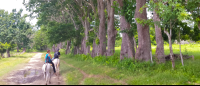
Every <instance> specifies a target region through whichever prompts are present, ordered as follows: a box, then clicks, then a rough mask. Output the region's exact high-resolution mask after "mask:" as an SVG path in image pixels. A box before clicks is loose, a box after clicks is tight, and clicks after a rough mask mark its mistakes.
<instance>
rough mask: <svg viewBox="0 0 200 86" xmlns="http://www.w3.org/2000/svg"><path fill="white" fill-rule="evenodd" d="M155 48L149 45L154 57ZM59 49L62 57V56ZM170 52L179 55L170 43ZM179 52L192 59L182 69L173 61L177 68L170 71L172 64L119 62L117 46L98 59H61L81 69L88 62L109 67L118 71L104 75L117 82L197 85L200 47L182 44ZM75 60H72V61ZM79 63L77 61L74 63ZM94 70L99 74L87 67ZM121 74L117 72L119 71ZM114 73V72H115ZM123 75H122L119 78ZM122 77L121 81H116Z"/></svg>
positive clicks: (178, 63)
mask: <svg viewBox="0 0 200 86" xmlns="http://www.w3.org/2000/svg"><path fill="white" fill-rule="evenodd" d="M155 49H156V46H152V51H153V55H154V54H155ZM164 49H165V54H166V55H167V54H169V46H168V45H165V46H164ZM63 51H64V50H62V53H61V54H64V52H63ZM173 51H174V53H175V54H179V45H176V44H173ZM182 53H183V54H188V55H194V57H195V60H192V59H186V60H184V64H185V66H182V64H181V61H180V60H176V61H175V64H176V68H175V70H172V66H171V62H170V61H167V62H166V63H165V64H156V63H155V61H154V63H151V62H136V61H134V60H131V59H124V60H123V61H120V47H117V48H116V52H115V54H114V55H113V56H109V57H105V56H97V57H95V58H92V57H91V56H90V55H71V54H69V55H64V56H62V55H61V56H62V57H61V59H65V61H67V60H71V61H73V62H70V63H72V64H74V65H80V66H79V67H80V68H81V69H83V70H84V69H85V68H87V66H84V67H83V66H81V65H82V64H84V62H87V64H88V66H90V65H91V64H100V65H101V66H109V67H111V68H117V69H116V70H115V71H112V72H113V73H112V72H110V73H107V74H106V75H109V76H110V77H113V78H116V79H122V80H125V81H127V83H128V84H139V85H143V84H170V85H172V84H194V83H199V84H200V68H199V65H200V63H199V62H200V44H187V45H182ZM73 59H74V60H73ZM75 61H78V62H75ZM89 69H94V70H93V72H95V71H96V72H97V73H98V71H102V70H103V69H101V70H98V68H92V67H89V68H88V69H87V70H89ZM118 71H120V72H118ZM114 72H115V73H114ZM121 74H123V75H122V76H119V75H121ZM119 77H121V78H119Z"/></svg>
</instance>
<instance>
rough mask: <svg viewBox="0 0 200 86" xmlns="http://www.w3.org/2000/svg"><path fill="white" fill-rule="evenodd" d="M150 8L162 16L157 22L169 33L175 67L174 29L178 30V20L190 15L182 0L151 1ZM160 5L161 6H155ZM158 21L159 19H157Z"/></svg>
mask: <svg viewBox="0 0 200 86" xmlns="http://www.w3.org/2000/svg"><path fill="white" fill-rule="evenodd" d="M149 5H150V10H155V11H156V13H157V14H158V15H159V16H160V18H161V22H159V23H157V25H158V26H162V27H163V28H164V33H165V34H166V35H167V37H168V40H169V48H170V59H171V61H172V68H173V69H174V68H175V62H174V58H173V49H172V40H171V39H172V37H173V36H172V35H173V34H172V31H173V30H174V31H176V29H175V28H176V27H177V22H178V21H182V20H184V19H186V18H187V17H188V14H187V13H186V11H185V8H184V6H183V5H182V4H181V1H180V0H174V1H167V0H166V1H165V0H163V1H158V2H156V3H155V2H154V1H153V0H151V1H150V4H149ZM155 7H159V8H155ZM157 22H158V21H157Z"/></svg>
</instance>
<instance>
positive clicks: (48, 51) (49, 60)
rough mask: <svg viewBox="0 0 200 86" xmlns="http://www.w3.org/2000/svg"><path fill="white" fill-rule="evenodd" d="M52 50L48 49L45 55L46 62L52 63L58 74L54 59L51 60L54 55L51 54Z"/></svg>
mask: <svg viewBox="0 0 200 86" xmlns="http://www.w3.org/2000/svg"><path fill="white" fill-rule="evenodd" d="M50 52H51V51H50V50H47V54H46V55H45V63H50V64H52V66H53V71H54V74H55V75H56V76H57V74H56V70H55V66H54V63H53V62H52V60H51V58H52V56H51V54H50Z"/></svg>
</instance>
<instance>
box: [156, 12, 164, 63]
mask: <svg viewBox="0 0 200 86" xmlns="http://www.w3.org/2000/svg"><path fill="white" fill-rule="evenodd" d="M153 20H154V22H159V21H160V19H159V15H158V14H157V13H156V12H155V11H154V13H153ZM154 25H155V32H156V43H157V48H156V58H157V59H158V60H159V63H165V58H164V55H165V53H164V42H163V37H162V32H161V28H160V27H159V26H158V25H156V24H154Z"/></svg>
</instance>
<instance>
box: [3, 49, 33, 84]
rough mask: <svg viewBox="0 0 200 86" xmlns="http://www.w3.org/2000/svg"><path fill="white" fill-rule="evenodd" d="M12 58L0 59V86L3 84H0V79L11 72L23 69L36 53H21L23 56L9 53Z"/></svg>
mask: <svg viewBox="0 0 200 86" xmlns="http://www.w3.org/2000/svg"><path fill="white" fill-rule="evenodd" d="M11 54H12V56H11V57H9V58H1V59H0V65H1V66H0V84H1V85H2V84H5V83H3V82H1V79H2V78H3V77H4V76H6V74H9V73H10V72H12V71H13V70H16V69H18V68H21V67H23V66H24V65H25V64H26V63H28V61H29V60H30V58H31V57H33V56H34V55H35V54H36V53H23V54H20V55H19V54H14V52H12V53H11Z"/></svg>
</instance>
